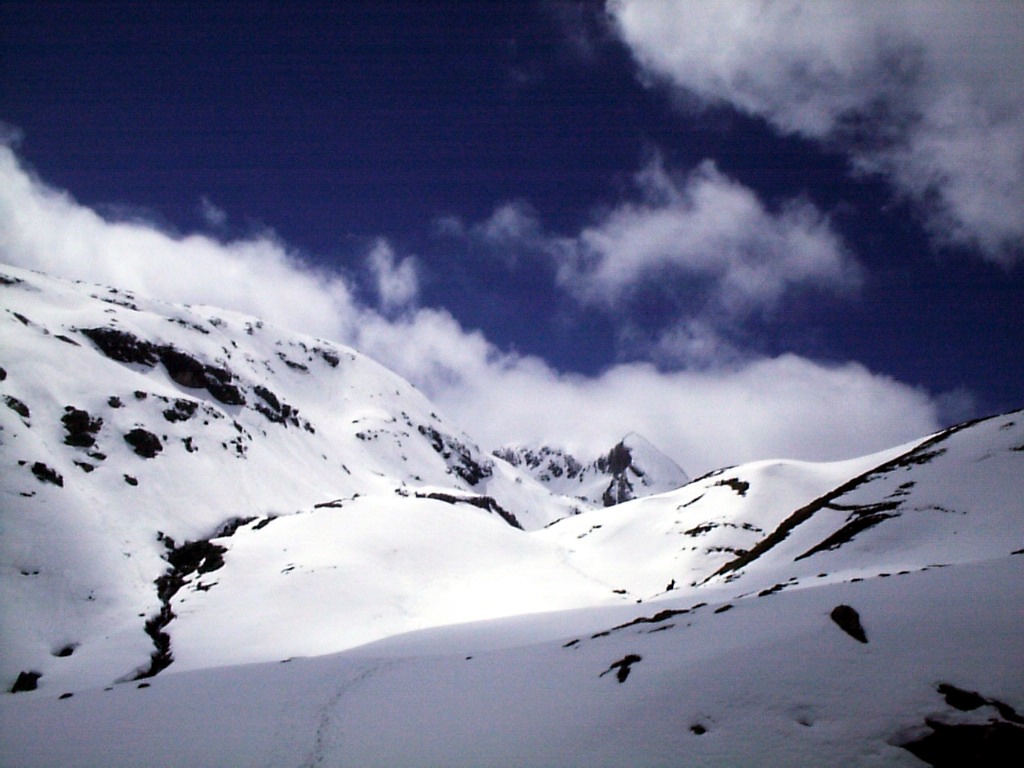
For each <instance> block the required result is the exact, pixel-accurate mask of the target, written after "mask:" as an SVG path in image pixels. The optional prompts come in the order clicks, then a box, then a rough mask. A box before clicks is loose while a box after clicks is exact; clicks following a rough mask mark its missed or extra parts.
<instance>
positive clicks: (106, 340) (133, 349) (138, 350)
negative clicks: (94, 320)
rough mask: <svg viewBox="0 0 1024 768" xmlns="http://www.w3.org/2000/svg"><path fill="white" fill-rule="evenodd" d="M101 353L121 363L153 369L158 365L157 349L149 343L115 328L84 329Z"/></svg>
mask: <svg viewBox="0 0 1024 768" xmlns="http://www.w3.org/2000/svg"><path fill="white" fill-rule="evenodd" d="M80 330H81V332H82V334H84V335H85V336H87V337H88V338H89V339H90V340H91V341H92V343H93V344H95V345H96V346H97V347H99V349H100V351H101V352H102V353H103V354H105V355H106V356H107V357H109V358H110V359H111V360H116V361H117V362H119V363H135V364H137V365H146V366H149V367H150V368H152V367H153V366H154V365H156V363H157V354H156V348H155V347H154V345H153V344H150V343H149V342H148V341H143V340H142V339H139V338H136V337H135V336H133V335H132V334H130V333H128V332H126V331H118V330H116V329H114V328H82V329H80Z"/></svg>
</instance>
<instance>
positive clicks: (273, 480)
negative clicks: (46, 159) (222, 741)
mask: <svg viewBox="0 0 1024 768" xmlns="http://www.w3.org/2000/svg"><path fill="white" fill-rule="evenodd" d="M0 274H2V277H0V295H2V296H3V308H4V311H3V313H2V314H0V349H2V350H3V358H2V361H0V368H2V370H0V377H2V379H3V380H2V381H0V397H2V398H3V402H2V403H0V429H2V431H0V465H2V467H3V471H2V479H0V499H2V504H3V508H2V518H0V525H2V534H3V535H2V537H0V569H2V570H0V574H2V578H0V598H2V603H0V605H2V609H3V620H4V642H3V644H2V645H0V676H2V677H3V679H5V680H12V679H13V678H14V677H15V676H17V675H18V674H19V672H20V671H24V670H26V669H31V670H35V671H39V672H42V673H43V674H44V675H50V674H56V673H57V670H63V671H64V672H67V673H69V674H72V675H85V676H86V678H88V679H90V680H94V681H98V680H106V681H109V680H113V679H117V678H119V677H122V676H129V677H130V676H133V675H135V674H138V673H140V672H144V671H145V670H146V668H147V667H148V665H149V663H150V662H149V659H150V656H151V654H152V653H153V651H154V640H153V638H151V637H150V636H148V635H153V634H154V633H156V632H158V631H163V628H162V627H159V626H158V627H154V626H152V625H151V624H150V622H154V621H156V622H157V623H161V622H162V619H161V618H160V617H161V612H162V611H163V610H164V605H163V603H164V601H163V600H162V599H161V596H160V594H159V591H160V590H159V589H158V587H157V585H156V582H157V579H158V578H160V577H161V575H162V574H164V573H165V571H166V569H167V568H168V562H167V558H168V557H169V552H170V550H171V549H173V548H174V547H181V546H182V545H183V544H185V543H186V542H190V541H197V540H200V541H201V540H207V539H209V538H210V537H214V536H217V535H218V534H219V533H222V532H224V531H226V530H230V528H231V527H233V526H235V525H237V524H238V521H244V520H250V519H252V520H256V521H261V520H262V521H265V520H268V519H271V518H274V517H279V516H286V515H291V514H294V513H296V512H298V511H308V510H311V509H315V508H316V505H318V504H329V503H331V502H334V501H336V500H340V499H351V498H353V497H356V496H357V495H358V496H370V495H372V496H376V497H380V498H386V499H389V500H396V501H402V500H404V499H413V500H415V499H416V496H417V495H432V496H434V497H435V498H434V499H433V500H427V501H426V502H421V503H420V504H419V505H418V507H417V509H419V510H422V509H424V508H426V509H427V512H425V514H429V513H430V512H432V511H433V510H435V509H436V510H443V511H444V513H446V514H447V512H449V511H450V509H452V508H453V505H454V508H457V509H458V510H459V512H460V516H461V517H467V518H470V517H472V518H486V519H489V520H490V519H493V520H495V521H497V523H498V524H500V526H501V527H505V528H508V529H509V532H511V533H513V534H521V531H519V530H518V529H517V528H515V527H513V526H521V527H524V528H526V527H539V526H542V525H544V524H547V523H549V522H551V521H552V520H553V519H555V518H557V517H559V516H562V515H566V514H572V513H574V512H575V511H577V509H578V508H579V506H580V505H579V503H578V502H575V501H572V500H568V499H558V498H555V497H553V496H552V495H551V493H550V492H549V491H548V490H547V489H545V488H544V487H543V486H541V485H539V484H538V483H536V482H535V481H533V480H532V479H531V478H529V477H528V476H526V475H523V474H521V473H518V472H517V471H516V470H515V469H513V468H512V467H511V466H509V465H507V464H505V463H504V462H501V461H500V460H497V459H494V458H493V457H488V456H486V455H484V454H482V453H481V452H480V450H479V449H478V448H477V447H476V446H475V445H474V444H473V443H472V441H471V439H470V438H469V437H468V436H466V435H464V434H463V433H461V432H460V431H458V430H457V429H456V428H454V427H452V426H450V425H448V424H447V423H446V422H445V421H444V419H443V418H442V417H440V416H438V415H437V414H436V411H435V409H434V407H433V406H432V405H431V404H430V403H429V402H428V401H427V400H426V399H425V398H424V397H423V396H422V395H421V394H420V393H419V392H417V391H416V390H415V389H414V388H413V387H411V386H410V385H409V384H408V383H406V382H405V381H404V380H402V379H401V378H399V377H397V376H395V375H394V374H392V373H391V372H389V371H387V370H386V369H384V368H382V367H381V366H379V365H377V364H376V363H374V362H372V361H370V360H368V359H367V358H365V357H363V356H361V355H359V354H358V353H356V352H354V351H353V350H350V349H347V348H344V347H341V346H338V345H334V344H330V343H327V342H324V341H321V340H317V339H312V338H309V337H304V336H300V335H296V334H292V333H289V332H286V331H284V330H282V329H278V328H274V327H271V326H269V325H266V324H264V323H262V322H261V321H259V320H258V319H255V318H249V317H243V316H240V315H236V314H234V313H230V312H223V311H220V310H214V309H209V308H201V307H191V308H190V307H181V306H172V305H167V304H163V303H159V302H154V301H149V300H146V299H144V298H141V297H136V296H133V295H131V294H130V293H127V292H125V291H122V290H118V289H116V288H99V287H97V286H89V285H76V284H70V283H67V282H65V281H60V280H54V279H51V278H47V277H45V276H42V275H38V274H33V273H29V272H26V271H23V270H18V269H14V268H6V267H5V268H3V269H0ZM399 493H401V494H403V496H399V495H398V494H399ZM442 518H444V516H443V515H442ZM444 519H447V518H444ZM467 525H468V524H467ZM13 617H18V618H17V621H15V620H14V619H13ZM474 617H476V616H475V615H474V614H471V615H469V616H468V617H467V618H474ZM418 625H419V624H418V623H415V622H414V623H413V624H412V626H418ZM147 633H148V635H147ZM378 636H379V635H378ZM358 637H359V638H360V639H362V638H363V637H365V635H362V634H360V635H358ZM343 647H347V641H344V642H340V643H339V644H338V645H336V646H335V647H334V648H332V650H337V649H340V648H343ZM61 653H64V654H67V653H71V656H70V657H67V656H66V655H65V656H60V655H59V654H61ZM75 679H80V678H78V677H75ZM81 679H85V678H81Z"/></svg>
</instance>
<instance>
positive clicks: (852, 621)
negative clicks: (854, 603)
mask: <svg viewBox="0 0 1024 768" xmlns="http://www.w3.org/2000/svg"><path fill="white" fill-rule="evenodd" d="M829 616H830V617H831V618H832V621H834V622H835V623H836V624H837V625H839V628H840V629H841V630H843V632H845V633H846V634H848V635H849V636H850V637H852V638H853V639H854V640H858V641H860V642H862V643H866V642H867V641H868V636H867V635H866V634H865V633H864V627H862V626H861V623H860V614H859V613H857V611H856V610H854V609H853V608H851V607H850V606H848V605H837V606H836V607H835V608H833V609H832V613H830V614H829Z"/></svg>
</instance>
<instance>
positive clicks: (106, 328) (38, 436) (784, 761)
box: [0, 267, 1024, 766]
mask: <svg viewBox="0 0 1024 768" xmlns="http://www.w3.org/2000/svg"><path fill="white" fill-rule="evenodd" d="M0 296H2V297H3V301H2V307H3V310H4V311H3V313H2V316H0V355H2V357H0V400H2V402H0V463H2V468H3V469H2V474H0V639H2V642H0V676H2V677H3V680H4V687H5V689H6V690H8V691H11V693H8V694H5V695H3V696H0V755H2V756H3V757H2V762H3V764H4V765H5V766H53V765H64V766H111V765H119V766H121V765H124V766H160V765H166V766H225V765H232V766H235V765H237V766H313V765H359V766H372V765H380V766H439V765H444V766H503V765H524V766H527V765H531V766H563V765H564V766H573V765H579V766H662V765H664V766H669V765H672V766H677V765H694V766H701V765H708V766H711V765H715V766H718V765H766V764H770V765H794V766H816V765H825V764H834V765H852V766H882V765H885V766H889V765H907V766H913V765H923V764H928V763H930V764H934V765H942V764H965V765H999V764H1007V765H1008V764H1010V763H1009V762H1007V760H1008V757H1007V756H1008V755H1012V754H1016V755H1019V754H1020V753H1021V750H1022V748H1024V665H1022V663H1021V660H1022V659H1024V602H1022V596H1024V588H1022V585H1024V579H1022V577H1024V572H1022V571H1024V501H1022V499H1024V471H1022V470H1024V412H1020V411H1018V412H1014V413H1009V414H1003V415H999V416H994V417H991V418H988V419H982V420H979V421H976V422H972V423H968V424H961V425H956V426H954V427H951V428H949V429H947V430H945V431H943V432H940V433H938V434H935V435H930V436H922V438H921V439H920V440H919V441H916V442H914V443H910V444H907V445H903V446H898V447H894V448H893V449H891V450H888V451H883V452H881V453H878V454H874V455H871V456H865V457H862V458H857V459H852V460H849V461H843V462H833V463H827V464H815V463H809V462H797V461H786V460H776V461H762V462H755V463H751V464H746V465H741V466H737V467H730V468H726V469H722V470H718V471H716V472H713V473H711V474H709V475H707V476H705V477H702V478H698V479H696V480H693V481H689V482H687V480H688V478H687V477H686V475H685V473H684V472H683V471H682V470H681V469H680V468H679V467H677V466H676V465H675V464H674V463H672V462H671V460H670V459H668V458H667V457H665V456H664V455H662V454H660V452H658V451H657V449H656V448H654V447H653V446H651V445H650V444H649V443H647V441H646V440H644V439H643V438H642V437H640V436H637V435H630V436H627V437H626V438H624V440H623V442H622V443H620V444H619V445H617V446H615V447H614V448H612V449H611V451H610V452H609V454H608V455H607V456H606V457H602V458H599V459H596V460H594V461H589V462H583V461H579V460H577V459H576V458H574V457H572V456H571V455H569V454H567V453H566V452H564V451H561V450H560V449H554V448H538V447H533V448H523V447H514V448H509V447H506V448H503V449H501V450H499V451H496V453H495V454H490V453H487V452H485V451H483V450H481V448H480V447H478V446H477V445H476V444H475V443H474V441H473V439H472V437H471V436H470V435H468V434H466V433H464V432H463V431H462V430H461V429H460V428H458V427H456V426H454V425H451V424H450V423H448V421H447V420H446V419H445V418H444V416H443V414H439V413H438V412H437V410H436V408H434V407H433V406H432V405H431V403H430V402H429V401H428V400H427V399H426V398H425V397H424V396H423V395H422V394H421V393H419V392H418V391H417V390H415V388H413V387H412V386H411V385H409V384H408V383H407V382H405V381H403V380H402V379H400V378H399V377H397V376H395V375H394V374H392V373H391V372H389V371H387V370H386V369H384V368H382V367H381V366H379V365H377V364H376V363H374V362H373V361H371V360H369V359H367V358H365V357H363V356H362V355H360V354H359V353H358V352H356V351H354V350H351V349H348V348H346V347H343V346H340V345H336V344H332V343H330V342H327V341H323V340H319V339H313V338H310V337H306V336H302V335H299V334H294V333H291V332H289V331H287V330H285V329H281V328H276V327H273V326H271V325H269V324H265V323H263V322H261V321H260V320H258V319H257V318H251V317H245V316H241V315H238V314H236V313H232V312H226V311H222V310H217V309H214V308H209V307H185V306H178V305H169V304H164V303H161V302H156V301H151V300H147V299H145V298H143V297H137V296H134V295H132V294H131V293H130V292H127V291H124V290H120V289H118V288H106V287H99V286H93V285H84V284H75V283H69V282H65V281H61V280H57V279H53V278H50V277H47V276H45V275H40V274H37V273H32V272H28V271H25V270H20V269H16V268H13V267H0ZM681 483H685V484H683V485H682V487H674V486H676V485H678V484H681ZM609 503H610V504H612V505H611V506H605V505H606V504H609ZM14 691H17V692H14ZM943 760H945V761H946V762H943ZM1000 760H1003V762H1002V763H1000ZM1013 764H1014V765H1015V764H1016V761H1015V760H1014V761H1013Z"/></svg>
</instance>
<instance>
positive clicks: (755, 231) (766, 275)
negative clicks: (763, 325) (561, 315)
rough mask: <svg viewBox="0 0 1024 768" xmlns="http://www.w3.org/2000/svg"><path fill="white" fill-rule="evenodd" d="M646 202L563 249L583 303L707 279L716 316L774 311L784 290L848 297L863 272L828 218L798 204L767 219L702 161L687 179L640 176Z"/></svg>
mask: <svg viewBox="0 0 1024 768" xmlns="http://www.w3.org/2000/svg"><path fill="white" fill-rule="evenodd" d="M637 179H638V184H639V186H640V188H641V189H642V191H643V192H644V196H645V198H646V199H645V200H644V202H642V203H639V204H634V203H626V204H623V205H620V206H619V207H618V208H615V209H613V210H611V211H610V212H608V213H606V214H605V215H604V216H603V217H602V218H601V220H600V221H598V222H597V223H596V224H594V225H593V226H590V227H587V228H585V229H584V230H583V231H581V232H580V234H579V235H578V236H577V237H576V238H575V239H574V240H573V241H563V242H562V243H561V244H560V246H561V247H560V248H559V251H558V252H559V254H560V256H561V266H560V272H559V279H560V281H561V282H562V284H563V285H564V286H566V287H567V288H568V289H569V290H570V291H572V292H573V293H574V294H575V295H577V296H578V297H579V298H581V299H583V300H584V301H589V302H595V303H600V302H608V303H612V304H614V303H615V302H616V301H617V300H618V299H620V298H621V297H623V296H624V295H626V294H628V293H629V291H630V290H631V289H632V288H633V287H635V286H637V285H638V284H642V283H644V282H645V281H651V280H653V279H655V278H659V277H663V276H665V275H666V274H668V275H672V274H682V275H689V276H693V277H696V278H701V279H705V280H709V281H710V282H711V288H710V290H709V293H710V299H711V300H712V301H713V302H714V308H713V309H714V311H715V312H720V311H723V310H724V311H725V312H726V313H727V314H728V315H730V316H743V315H745V314H747V313H749V312H751V311H754V310H758V309H769V310H770V309H771V308H772V307H774V306H775V305H776V304H777V303H778V301H779V300H780V299H781V297H782V296H783V294H784V293H785V292H786V290H787V289H790V288H793V287H797V286H813V287H821V288H829V289H848V288H851V287H854V286H856V285H857V284H858V282H859V279H860V278H859V269H858V267H857V265H856V262H855V261H854V260H853V258H852V257H851V256H850V255H849V254H848V253H847V251H846V249H845V248H844V246H843V244H842V241H841V239H840V238H839V236H838V235H837V234H836V233H835V232H834V231H833V230H832V228H831V226H830V225H829V222H828V219H827V218H826V217H825V216H824V215H823V214H821V212H819V211H818V210H817V209H816V208H815V207H814V206H813V205H811V204H810V203H808V202H803V201H799V200H793V201H790V202H788V203H787V204H786V205H785V206H784V207H783V209H782V210H781V211H779V212H778V213H772V212H769V211H768V210H767V209H766V208H765V207H764V205H763V204H762V203H761V201H760V200H759V199H758V197H757V195H756V194H755V193H754V192H753V191H752V190H750V189H749V188H747V187H744V186H743V185H741V184H739V183H737V182H735V181H733V180H731V179H728V178H726V177H725V176H724V175H723V174H722V173H720V172H719V171H718V169H717V168H716V167H715V165H714V163H712V162H711V161H705V162H703V163H702V164H701V165H700V166H698V167H697V168H696V169H695V170H694V171H693V172H692V173H691V174H689V175H688V176H687V177H685V178H683V179H675V178H672V177H671V176H670V175H669V174H668V173H667V172H666V171H665V169H664V168H663V167H662V165H661V162H660V160H655V161H653V162H652V163H651V164H649V165H648V166H647V167H646V168H644V169H643V171H642V172H641V173H640V174H639V175H638V177H637Z"/></svg>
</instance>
